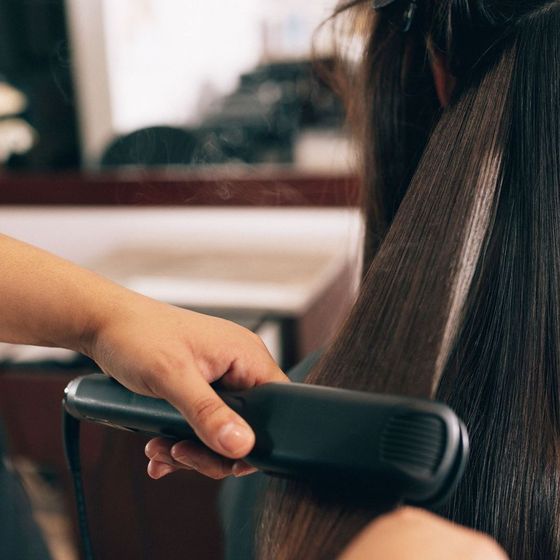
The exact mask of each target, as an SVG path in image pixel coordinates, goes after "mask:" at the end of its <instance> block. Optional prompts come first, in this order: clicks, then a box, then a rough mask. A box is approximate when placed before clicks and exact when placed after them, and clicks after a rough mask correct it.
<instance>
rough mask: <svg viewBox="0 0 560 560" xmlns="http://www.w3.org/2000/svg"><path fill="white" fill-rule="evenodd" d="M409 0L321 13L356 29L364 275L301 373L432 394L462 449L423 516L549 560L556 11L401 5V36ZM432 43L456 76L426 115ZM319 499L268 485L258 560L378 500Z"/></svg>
mask: <svg viewBox="0 0 560 560" xmlns="http://www.w3.org/2000/svg"><path fill="white" fill-rule="evenodd" d="M409 3H410V2H409V1H404V0H397V1H396V2H394V3H393V4H391V5H390V6H388V7H386V8H383V9H381V10H379V11H378V12H377V13H374V11H373V10H372V9H371V6H370V5H369V4H370V3H369V2H362V1H359V0H354V1H351V2H348V1H347V2H344V3H343V4H342V5H341V7H340V8H339V9H338V11H337V13H338V14H342V15H348V14H352V15H353V17H355V18H356V20H355V21H357V22H359V28H360V29H361V30H362V32H363V30H366V31H367V36H366V37H365V38H366V45H365V51H364V54H363V59H362V62H361V71H360V73H359V88H358V89H354V90H353V94H352V101H353V108H354V110H353V114H354V115H355V116H358V117H359V120H360V123H361V126H360V127H359V129H358V130H359V134H360V139H361V141H362V145H363V148H364V163H363V184H364V193H365V196H364V209H365V218H366V239H365V252H364V254H365V257H364V263H365V270H366V271H367V272H366V274H365V275H364V281H363V285H362V288H361V291H360V294H359V298H358V300H357V303H356V305H355V307H354V309H353V311H352V313H351V315H350V317H349V319H348V321H347V323H346V325H345V327H344V328H343V330H342V332H341V333H340V335H339V336H338V337H337V339H336V340H335V342H334V343H333V345H332V347H331V348H330V349H329V350H328V351H327V353H326V355H325V356H324V357H323V359H322V361H321V362H320V364H319V365H318V366H317V367H316V368H315V369H314V371H312V373H311V375H310V376H309V378H308V380H307V381H308V382H309V383H317V384H323V385H331V386H339V387H346V388H352V389H358V390H364V391H376V392H390V393H397V394H407V395H413V396H423V397H434V398H437V399H440V400H443V401H445V402H447V403H449V404H450V405H451V406H452V407H453V408H454V409H455V410H456V411H457V413H458V414H459V415H460V416H461V417H462V418H463V419H464V421H465V422H466V424H467V426H468V428H469V432H470V435H471V441H472V453H471V460H470V463H469V466H468V469H467V472H466V474H465V477H464V480H463V482H462V483H461V485H460V487H459V489H458V490H457V492H456V493H455V495H454V498H453V500H452V501H451V503H449V504H447V505H446V506H445V507H443V508H442V509H441V510H440V511H439V513H441V514H442V515H444V516H446V517H448V518H450V519H453V520H455V521H457V522H459V523H462V524H465V525H467V526H470V527H474V528H476V529H478V530H481V531H484V532H487V533H489V534H490V535H492V536H494V537H495V538H496V539H497V540H498V541H499V542H500V544H501V545H502V546H503V547H504V548H505V549H506V551H507V552H508V553H509V554H510V555H511V557H512V558H513V559H514V560H526V559H529V558H531V559H543V560H550V559H553V558H560V534H559V531H560V476H559V475H560V468H559V467H560V465H559V459H560V449H559V447H560V446H559V443H560V434H559V431H560V394H559V385H560V377H559V375H560V2H558V0H556V1H551V0H417V6H418V12H417V14H416V18H415V21H414V26H413V28H412V29H411V30H410V31H409V32H407V33H405V32H403V29H402V20H403V14H404V12H405V10H406V9H407V7H408V5H409ZM433 53H439V54H440V55H441V56H442V57H444V58H445V59H446V61H447V65H448V69H449V72H450V73H451V74H452V75H453V76H454V78H455V79H456V85H455V89H454V95H453V99H452V100H451V103H450V105H449V107H447V108H446V109H445V110H444V111H441V110H439V108H438V103H437V96H436V94H435V91H434V87H433V85H432V84H433V77H432V71H431V68H430V64H429V56H432V55H433ZM356 75H357V74H356V72H353V77H354V78H353V79H354V80H356ZM325 490H326V489H325ZM327 494H328V493H327V492H325V493H324V495H323V494H322V493H321V492H317V490H316V489H314V490H313V491H311V489H310V488H309V487H308V486H306V485H305V484H303V483H289V484H285V483H274V484H273V487H272V488H271V489H270V492H269V496H268V500H267V504H266V506H265V509H264V513H263V516H262V523H261V527H260V538H259V543H260V545H259V554H260V557H262V558H270V559H274V560H281V559H288V558H290V559H292V558H296V559H299V558H302V559H303V558H305V559H314V558H334V557H335V556H336V555H337V554H338V553H340V551H341V550H342V549H343V548H344V546H345V545H346V544H347V543H348V542H349V540H350V539H351V538H352V537H353V536H354V535H355V534H356V533H357V532H358V531H359V530H360V529H361V528H362V527H363V526H364V525H365V524H366V523H367V522H368V521H370V520H371V519H372V518H374V517H375V516H376V515H378V514H379V513H381V512H383V511H386V510H387V509H389V508H391V507H393V506H394V503H379V504H371V506H369V507H358V506H356V505H355V504H352V503H349V502H346V501H344V500H338V501H334V502H333V501H332V499H331V498H332V496H330V495H327Z"/></svg>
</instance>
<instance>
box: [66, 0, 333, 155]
mask: <svg viewBox="0 0 560 560" xmlns="http://www.w3.org/2000/svg"><path fill="white" fill-rule="evenodd" d="M66 3H67V8H68V23H69V27H70V39H71V44H72V51H73V64H74V69H75V76H76V88H77V93H78V103H79V108H80V112H81V131H82V139H83V151H84V160H85V163H87V164H89V165H94V163H95V162H96V161H97V160H98V159H99V156H100V155H101V152H102V149H103V147H104V146H105V145H106V143H107V141H108V140H109V139H110V138H112V137H113V136H114V135H116V134H123V133H126V132H129V131H132V130H134V129H137V128H140V127H144V126H149V125H154V124H172V125H186V124H192V123H196V122H197V120H199V118H200V115H201V112H202V111H203V110H204V108H205V106H207V104H208V102H209V101H210V100H212V99H213V98H215V97H217V96H221V95H223V94H224V93H227V92H228V91H230V90H232V89H233V88H234V87H235V85H236V82H237V79H238V77H239V75H240V74H241V73H242V72H244V71H246V70H249V69H251V68H252V67H254V66H255V65H257V63H258V62H259V61H260V60H261V58H262V56H263V54H264V52H263V49H264V39H263V35H264V29H265V28H266V29H268V33H267V37H268V43H269V44H268V49H269V50H270V49H273V50H274V52H275V53H276V54H275V58H278V57H292V56H305V55H306V54H307V53H308V51H309V46H310V44H311V35H312V32H313V29H314V28H315V27H316V26H317V25H318V24H319V23H320V22H321V21H322V20H323V19H324V17H325V16H326V15H327V14H328V13H329V11H330V9H331V8H332V6H333V5H334V3H335V0H307V1H306V2H301V1H300V0H66ZM264 22H267V25H264ZM268 54H270V53H268Z"/></svg>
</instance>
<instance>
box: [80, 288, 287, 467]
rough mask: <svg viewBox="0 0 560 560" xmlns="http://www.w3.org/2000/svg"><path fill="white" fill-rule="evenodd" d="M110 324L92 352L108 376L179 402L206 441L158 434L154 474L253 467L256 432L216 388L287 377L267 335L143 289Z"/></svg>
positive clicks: (151, 454) (150, 448)
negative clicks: (155, 298)
mask: <svg viewBox="0 0 560 560" xmlns="http://www.w3.org/2000/svg"><path fill="white" fill-rule="evenodd" d="M127 297H130V298H131V299H130V301H126V302H124V304H123V302H120V303H121V304H120V305H119V306H118V308H116V309H113V310H112V313H111V314H110V315H109V316H108V317H106V319H105V321H103V322H102V323H101V324H102V327H101V328H100V329H99V332H98V333H97V335H96V337H95V341H94V343H93V344H92V350H91V352H89V353H90V355H91V356H92V358H93V359H94V360H95V361H96V362H97V363H98V364H99V366H100V367H101V368H102V369H103V371H104V372H105V373H107V374H108V375H110V376H112V377H114V378H115V379H117V380H118V381H119V382H120V383H122V384H123V385H125V386H126V387H128V388H129V389H130V390H132V391H134V392H136V393H140V394H142V395H147V396H152V397H158V398H163V399H166V400H167V401H169V402H170V403H171V404H173V405H174V406H175V407H176V408H177V409H178V410H179V411H180V412H181V413H182V414H183V415H184V416H185V418H186V419H187V421H188V422H189V424H191V426H192V427H193V428H194V430H195V431H196V433H197V434H198V436H199V437H200V439H201V440H202V441H203V442H204V443H205V444H206V445H207V446H208V447H210V448H211V449H213V450H214V451H215V452H216V453H212V452H210V451H209V450H208V449H207V448H205V447H203V446H202V445H196V444H193V443H192V442H191V443H189V442H180V443H177V444H175V445H173V443H172V442H169V441H167V440H164V439H162V438H158V439H156V440H152V441H151V442H149V443H148V445H147V447H146V454H147V456H148V458H149V459H150V463H149V465H148V473H149V474H150V476H152V477H153V478H160V477H162V476H164V475H166V474H169V473H170V472H172V471H174V470H176V469H177V468H194V469H197V470H199V471H200V472H202V473H203V474H206V475H208V476H211V477H213V478H222V477H224V476H227V475H229V474H232V472H233V473H234V474H237V475H241V474H247V473H249V472H251V471H252V470H253V469H251V468H250V467H248V465H246V464H245V463H244V462H243V461H236V459H240V458H242V457H244V456H246V455H247V454H248V453H249V452H250V451H251V449H252V447H253V445H254V442H255V436H254V434H253V431H252V430H251V429H250V428H249V426H248V425H247V423H246V422H245V421H244V420H243V419H242V418H241V417H239V416H238V415H237V414H236V413H235V412H233V411H232V410H231V409H230V408H229V407H227V406H226V405H225V404H224V402H223V401H222V400H221V399H220V398H219V397H218V396H217V394H216V393H215V391H214V390H213V389H212V387H210V383H212V382H214V381H217V380H220V383H221V385H222V386H223V387H224V388H226V389H242V388H250V387H253V386H255V385H260V384H262V383H267V382H273V381H274V382H284V381H287V380H288V379H287V377H286V376H285V375H284V374H283V373H282V371H281V370H280V369H279V368H278V366H277V365H276V364H275V362H274V361H273V359H272V357H271V356H270V354H269V352H268V350H267V349H266V347H265V346H264V344H263V342H262V340H261V339H260V338H259V337H258V336H256V335H255V334H253V333H251V332H250V331H249V330H247V329H245V328H243V327H240V326H238V325H236V324H234V323H232V322H230V321H225V320H223V319H217V318H214V317H209V316H206V315H201V314H199V313H195V312H192V311H185V310H183V309H179V308H176V307H172V306H169V305H164V304H162V303H158V302H155V301H152V300H150V299H148V298H144V297H142V296H137V295H136V294H133V295H130V296H127Z"/></svg>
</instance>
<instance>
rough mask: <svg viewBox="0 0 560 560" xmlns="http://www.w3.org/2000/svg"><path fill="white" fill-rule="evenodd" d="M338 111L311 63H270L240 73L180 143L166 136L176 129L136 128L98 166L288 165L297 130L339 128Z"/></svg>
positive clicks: (340, 114) (175, 134)
mask: <svg viewBox="0 0 560 560" xmlns="http://www.w3.org/2000/svg"><path fill="white" fill-rule="evenodd" d="M321 65H322V66H324V67H326V68H328V67H329V65H330V63H329V61H322V62H321ZM343 115H344V112H343V109H342V104H341V102H340V100H339V99H338V97H337V96H336V95H335V94H334V92H333V91H332V90H331V89H330V88H329V87H328V85H327V84H326V83H325V82H324V81H323V80H321V79H320V78H319V77H318V76H317V73H316V72H315V71H314V64H313V63H311V62H309V61H303V62H275V63H272V64H267V65H262V66H259V67H257V68H256V69H255V70H253V71H252V72H249V73H247V74H244V75H242V76H241V78H240V81H239V86H238V87H237V89H236V90H235V91H234V92H233V93H231V94H230V95H227V96H226V97H224V98H222V99H220V100H219V101H218V102H216V103H215V104H214V105H213V106H211V107H210V109H209V111H208V113H207V115H206V116H205V117H204V118H203V120H202V122H201V124H200V125H199V127H198V128H197V129H194V130H189V131H187V130H184V138H180V139H179V141H180V145H179V146H173V147H170V146H171V144H170V140H171V137H172V136H173V137H178V136H180V129H174V132H173V134H171V132H170V131H171V130H172V129H169V128H168V127H150V128H146V129H141V130H139V131H136V132H134V133H132V134H130V135H127V136H125V137H121V138H119V139H118V140H116V141H114V142H113V143H112V144H111V145H110V146H109V147H108V148H107V150H106V152H105V154H104V155H103V158H102V165H104V166H118V165H137V166H151V165H170V164H181V163H183V164H190V165H208V164H221V163H235V162H241V163H248V164H257V163H293V161H294V153H293V152H294V145H295V141H296V139H297V136H298V134H299V133H300V132H301V131H302V130H309V129H327V130H336V129H339V128H340V127H341V124H342V121H343ZM187 138H192V139H193V144H192V146H191V145H189V142H188V141H187ZM191 147H192V149H191ZM156 154H157V157H155V156H156ZM166 157H167V159H166Z"/></svg>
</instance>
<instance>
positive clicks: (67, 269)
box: [0, 235, 132, 353]
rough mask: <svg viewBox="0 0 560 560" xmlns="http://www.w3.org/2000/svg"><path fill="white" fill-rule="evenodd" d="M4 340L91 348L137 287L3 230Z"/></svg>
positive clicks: (0, 290)
mask: <svg viewBox="0 0 560 560" xmlns="http://www.w3.org/2000/svg"><path fill="white" fill-rule="evenodd" d="M0 263H1V264H2V266H1V273H0V341H2V342H12V343H19V344H36V345H41V346H60V347H64V348H70V349H73V350H77V351H80V352H84V353H87V352H88V346H89V341H90V340H91V338H92V337H93V336H94V335H95V332H96V331H97V329H98V328H99V326H100V323H102V322H103V321H104V319H105V318H106V317H109V316H110V315H111V313H113V312H116V310H117V309H118V308H119V307H121V306H122V305H123V304H124V301H125V300H126V299H127V298H128V297H132V292H129V291H128V290H126V289H124V288H122V287H120V286H117V285H116V284H113V283H112V282H109V281H108V280H105V279H104V278H102V277H100V276H98V275H96V274H95V273H93V272H90V271H88V270H85V269H82V268H80V267H78V266H76V265H73V264H72V263H69V262H67V261H65V260H63V259H60V258H58V257H56V256H54V255H51V254H49V253H47V252H45V251H42V250H40V249H37V248H35V247H32V246H30V245H27V244H25V243H21V242H19V241H16V240H14V239H11V238H9V237H6V236H3V235H0Z"/></svg>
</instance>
